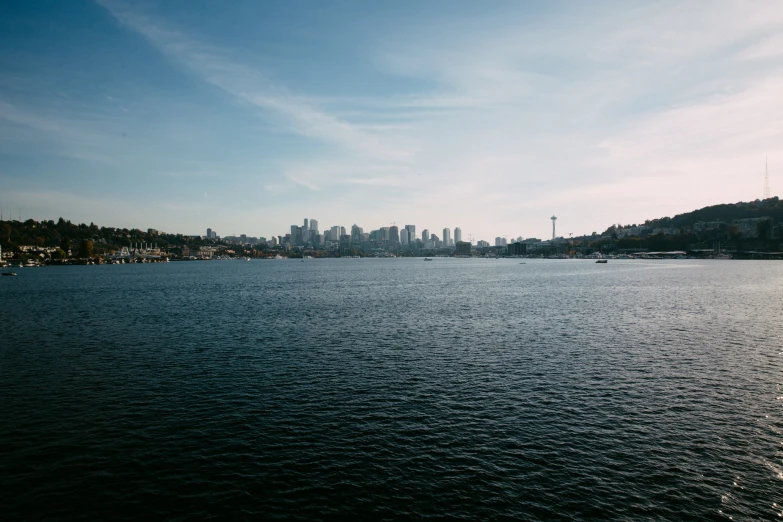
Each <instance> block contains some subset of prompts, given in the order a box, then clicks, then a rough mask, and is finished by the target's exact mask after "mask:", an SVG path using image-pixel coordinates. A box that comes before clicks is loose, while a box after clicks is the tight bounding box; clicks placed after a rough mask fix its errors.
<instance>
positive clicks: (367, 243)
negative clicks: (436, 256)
mask: <svg viewBox="0 0 783 522" xmlns="http://www.w3.org/2000/svg"><path fill="white" fill-rule="evenodd" d="M460 241H462V230H461V229H460V228H459V227H456V228H455V229H454V237H453V238H452V234H451V229H450V228H444V229H443V237H442V238H440V237H438V236H437V235H436V234H430V231H429V230H428V229H424V230H423V231H422V233H421V238H418V237H417V236H416V225H405V226H404V227H399V226H398V225H396V224H394V223H393V224H391V225H390V226H385V227H380V228H378V229H375V230H371V231H370V232H365V231H364V229H363V228H362V227H360V226H359V225H357V224H354V225H353V226H351V228H350V231H349V232H348V231H346V229H345V227H342V226H339V225H335V226H333V227H330V228H328V229H326V230H324V231H323V233H322V232H321V231H320V230H319V228H318V221H316V220H315V219H308V218H305V219H304V222H303V224H302V226H298V225H291V230H290V232H289V233H288V234H286V235H285V236H278V242H279V244H281V245H289V246H291V247H310V248H315V249H318V248H325V249H340V250H341V251H343V250H345V251H370V250H383V251H389V252H395V251H400V250H420V249H439V248H454V247H455V245H456V243H458V242H460Z"/></svg>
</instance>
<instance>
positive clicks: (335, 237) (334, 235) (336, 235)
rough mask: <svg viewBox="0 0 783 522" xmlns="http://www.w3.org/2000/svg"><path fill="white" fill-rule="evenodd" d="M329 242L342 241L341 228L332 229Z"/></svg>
mask: <svg viewBox="0 0 783 522" xmlns="http://www.w3.org/2000/svg"><path fill="white" fill-rule="evenodd" d="M329 240H330V241H340V227H332V230H331V231H330V232H329Z"/></svg>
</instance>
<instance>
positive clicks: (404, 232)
mask: <svg viewBox="0 0 783 522" xmlns="http://www.w3.org/2000/svg"><path fill="white" fill-rule="evenodd" d="M400 244H401V245H407V244H408V229H407V228H403V229H400Z"/></svg>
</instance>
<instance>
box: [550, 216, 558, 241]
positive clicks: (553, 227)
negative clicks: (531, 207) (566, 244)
mask: <svg viewBox="0 0 783 522" xmlns="http://www.w3.org/2000/svg"><path fill="white" fill-rule="evenodd" d="M551 219H552V241H554V240H555V221H557V216H552V218H551Z"/></svg>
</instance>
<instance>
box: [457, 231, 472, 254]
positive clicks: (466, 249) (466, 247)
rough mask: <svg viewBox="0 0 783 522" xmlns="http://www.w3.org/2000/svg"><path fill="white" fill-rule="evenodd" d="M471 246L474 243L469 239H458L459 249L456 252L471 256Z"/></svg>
mask: <svg viewBox="0 0 783 522" xmlns="http://www.w3.org/2000/svg"><path fill="white" fill-rule="evenodd" d="M455 232H456V231H455ZM471 247H472V245H471V244H470V243H468V242H467V241H457V251H456V252H455V253H456V254H457V255H458V256H469V255H470V254H471V250H472V248H471Z"/></svg>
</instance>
